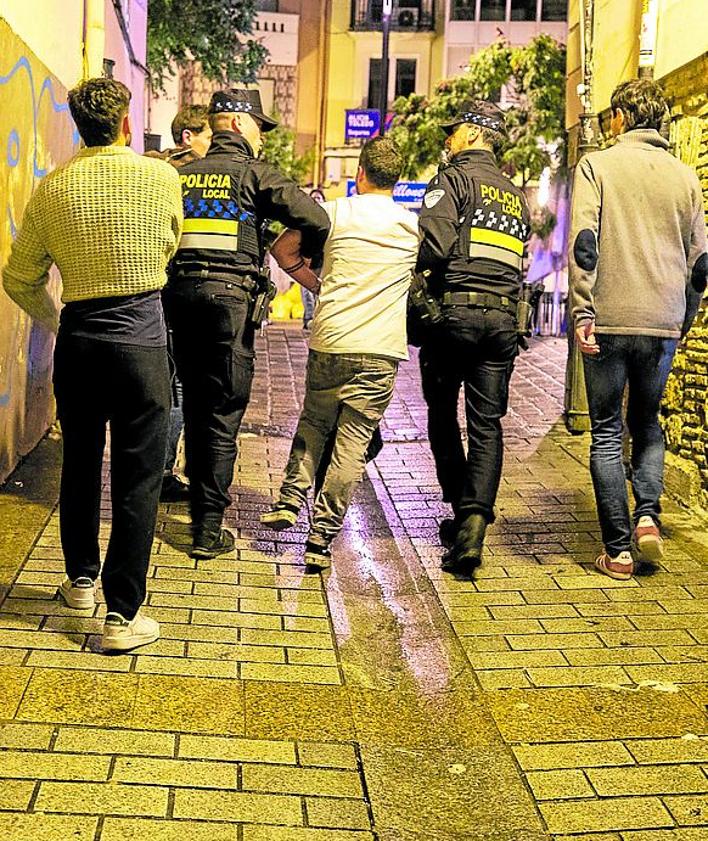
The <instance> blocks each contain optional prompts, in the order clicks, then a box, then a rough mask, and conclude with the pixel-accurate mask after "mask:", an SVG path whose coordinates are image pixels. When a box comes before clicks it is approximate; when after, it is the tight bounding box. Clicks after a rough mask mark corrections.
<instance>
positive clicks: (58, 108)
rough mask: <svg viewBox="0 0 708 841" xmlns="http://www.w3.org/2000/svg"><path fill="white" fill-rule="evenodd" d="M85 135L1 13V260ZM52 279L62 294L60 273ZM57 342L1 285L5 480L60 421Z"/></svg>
mask: <svg viewBox="0 0 708 841" xmlns="http://www.w3.org/2000/svg"><path fill="white" fill-rule="evenodd" d="M78 140H79V138H78V134H77V132H76V128H75V126H74V123H73V121H72V119H71V116H70V114H69V109H68V105H67V104H66V89H65V88H64V87H63V86H62V85H61V84H60V83H59V82H58V80H57V79H56V78H55V77H53V76H52V75H51V74H50V73H49V71H48V70H47V68H46V67H45V66H44V65H43V64H42V62H41V61H40V60H39V59H38V58H37V57H36V56H35V55H34V54H33V53H32V52H31V51H30V50H29V48H28V47H27V45H26V44H25V43H24V42H23V41H21V40H20V39H19V38H18V37H17V36H16V35H15V33H14V32H13V31H12V30H11V29H10V27H9V26H8V24H7V23H6V22H5V21H4V20H2V19H0V213H1V214H2V218H0V266H4V265H5V263H6V261H7V257H8V254H9V252H10V246H11V244H12V239H13V238H14V236H15V234H16V233H17V228H18V227H19V225H20V223H21V220H22V214H23V211H24V208H25V205H26V204H27V201H28V200H29V197H30V196H31V194H32V191H33V189H34V188H35V186H36V185H37V182H38V180H39V179H41V178H42V177H43V176H44V175H46V174H47V172H49V171H50V170H52V169H53V168H54V167H55V166H56V165H57V164H59V163H61V162H62V161H64V160H66V159H67V158H69V157H71V155H73V154H74V152H75V151H76V149H77V148H78ZM51 283H52V289H53V291H54V293H55V294H58V282H57V279H56V277H54V278H53V280H52V281H51ZM53 347H54V342H53V338H52V336H50V335H49V334H48V333H47V332H46V331H45V330H43V329H42V328H40V327H37V326H34V325H33V324H32V321H31V320H30V319H29V318H28V317H27V316H26V315H25V314H24V313H23V312H22V311H21V310H20V309H19V308H18V307H17V306H16V305H15V304H14V303H13V302H12V301H11V300H10V299H9V298H8V297H7V295H5V293H4V291H2V288H1V287H0V482H1V481H3V480H4V479H5V478H6V477H7V475H8V474H9V472H10V471H11V470H12V469H13V467H14V466H15V464H16V463H17V461H18V459H19V458H20V457H21V456H22V455H24V454H26V453H27V452H29V450H31V449H32V447H33V446H34V445H35V444H36V443H37V441H38V440H39V439H40V438H41V437H42V435H43V434H44V433H45V431H46V429H47V427H48V426H49V424H50V423H51V422H52V420H53V417H54V405H53V400H52V389H51V367H52V352H53Z"/></svg>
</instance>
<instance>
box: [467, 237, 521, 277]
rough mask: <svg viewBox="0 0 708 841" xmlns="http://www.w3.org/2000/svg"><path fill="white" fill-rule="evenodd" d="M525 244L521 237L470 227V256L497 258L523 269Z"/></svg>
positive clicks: (517, 268) (500, 261)
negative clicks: (522, 260)
mask: <svg viewBox="0 0 708 841" xmlns="http://www.w3.org/2000/svg"><path fill="white" fill-rule="evenodd" d="M523 253H524V244H523V242H522V241H521V240H520V239H517V238H516V237H513V236H511V234H505V233H502V232H501V231H493V230H490V229H488V228H471V229H470V257H481V258H483V259H485V260H497V261H498V262H499V263H505V264H506V265H507V266H511V267H512V268H514V269H516V270H517V271H521V255H522V254H523Z"/></svg>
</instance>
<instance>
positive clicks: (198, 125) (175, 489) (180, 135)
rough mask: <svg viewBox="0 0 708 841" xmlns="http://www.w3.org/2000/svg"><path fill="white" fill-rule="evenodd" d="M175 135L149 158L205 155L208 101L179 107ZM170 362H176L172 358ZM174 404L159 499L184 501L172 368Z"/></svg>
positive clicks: (174, 160)
mask: <svg viewBox="0 0 708 841" xmlns="http://www.w3.org/2000/svg"><path fill="white" fill-rule="evenodd" d="M171 129H172V139H173V140H174V142H175V146H174V148H172V149H164V150H163V151H162V152H154V151H151V152H146V153H145V156H146V157H148V158H159V159H160V160H163V161H167V163H168V164H171V165H172V166H173V167H174V168H175V169H181V168H182V167H183V166H185V164H191V163H193V162H194V161H198V160H199V159H200V158H203V157H204V155H206V153H207V150H208V149H209V144H210V143H211V126H210V125H209V114H208V112H207V107H206V105H185V106H183V107H182V108H180V109H179V111H178V112H177V113H176V114H175V117H174V119H173V120H172V126H171ZM167 328H168V332H167V340H168V342H167V344H168V352H169V353H170V357H171V356H172V354H173V351H172V334H171V330H170V329H169V324H168V325H167ZM170 361H171V366H172V365H173V363H172V360H170ZM171 373H172V408H171V409H170V423H169V428H168V434H167V451H166V453H165V471H164V473H163V476H162V490H161V491H160V502H185V501H186V500H188V499H189V486H188V485H187V484H186V483H185V482H183V481H182V479H181V478H180V477H179V476H178V475H177V473H175V472H174V468H175V462H176V461H177V449H178V446H179V440H180V437H181V435H182V430H183V429H184V414H183V412H182V383H181V382H180V381H179V379H178V378H177V376H176V375H175V372H174V371H172V372H171Z"/></svg>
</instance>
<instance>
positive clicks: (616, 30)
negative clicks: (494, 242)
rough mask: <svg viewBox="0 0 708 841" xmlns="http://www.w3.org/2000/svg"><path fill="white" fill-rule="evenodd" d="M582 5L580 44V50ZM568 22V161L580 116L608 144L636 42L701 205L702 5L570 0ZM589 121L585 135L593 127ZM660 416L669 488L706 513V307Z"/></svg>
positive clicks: (707, 54)
mask: <svg viewBox="0 0 708 841" xmlns="http://www.w3.org/2000/svg"><path fill="white" fill-rule="evenodd" d="M583 4H584V7H585V12H586V18H585V20H586V25H585V33H586V38H585V42H584V43H582V44H581V36H582V32H583V26H582V24H581V14H582V12H583ZM588 12H591V13H592V17H588ZM643 13H644V17H643ZM568 23H569V33H568V89H567V111H566V125H567V128H568V134H569V141H570V142H569V149H570V153H571V160H570V163H571V164H573V163H574V162H576V161H577V158H578V146H579V141H580V140H582V137H581V114H582V113H583V112H584V111H587V112H588V113H589V114H590V115H592V114H596V115H598V116H599V120H598V123H597V124H595V128H594V131H599V133H600V134H599V137H598V138H597V139H598V140H599V141H600V142H606V141H607V139H608V138H607V137H606V135H605V136H603V135H602V128H603V127H605V126H606V125H607V122H608V118H609V108H610V95H611V93H612V91H613V90H614V88H615V87H616V86H617V85H618V84H619V83H620V82H623V81H625V80H627V79H632V78H636V77H637V75H638V73H639V71H640V46H641V50H642V59H641V61H642V64H643V65H644V67H643V70H642V72H643V73H645V74H647V75H652V76H653V77H654V78H655V79H656V80H657V81H659V82H660V83H661V84H662V85H663V87H664V90H665V91H666V93H667V95H668V97H669V101H670V104H671V122H670V126H669V135H670V140H671V141H672V145H673V151H674V153H675V154H676V155H677V156H678V157H679V158H680V159H681V160H683V161H684V162H685V163H687V164H689V165H690V166H693V167H695V169H696V171H697V172H698V175H699V178H700V179H701V182H702V184H703V194H704V200H705V206H706V208H708V29H707V28H706V25H705V3H704V2H703V0H644V2H643V3H627V2H625V0H571V3H570V7H569V19H568ZM584 62H585V63H584ZM588 70H589V73H588V72H587V71H588ZM584 71H585V72H584ZM588 80H589V81H590V85H589V89H586V90H583V89H582V88H581V89H580V93H579V90H578V86H579V85H584V84H585V85H586V83H587V81H588ZM586 88H587V85H586ZM580 94H582V98H584V99H585V102H584V103H583V101H582V98H581V95H580ZM588 122H589V123H590V125H591V129H592V121H588ZM663 416H664V418H663V420H664V429H665V432H666V437H667V442H668V446H669V450H670V453H669V455H668V460H667V471H666V481H667V487H668V488H669V490H671V491H673V493H674V494H675V495H676V496H677V497H678V498H680V499H681V500H682V501H684V502H685V503H687V504H692V505H695V504H699V505H702V506H704V507H706V508H708V315H707V313H706V306H705V304H704V307H703V310H702V312H701V313H700V314H699V316H698V318H697V319H696V323H695V324H694V327H693V329H692V330H691V332H690V334H689V336H688V337H687V340H686V341H685V342H683V343H682V345H681V346H680V348H679V350H678V352H677V354H676V357H675V361H674V370H673V372H672V375H671V377H670V379H669V384H668V387H667V393H666V399H665V405H664V410H663Z"/></svg>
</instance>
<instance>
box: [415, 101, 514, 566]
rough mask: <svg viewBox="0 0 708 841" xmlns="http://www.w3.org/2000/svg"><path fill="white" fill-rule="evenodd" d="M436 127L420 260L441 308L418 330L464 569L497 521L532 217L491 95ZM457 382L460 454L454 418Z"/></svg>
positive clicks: (451, 527)
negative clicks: (506, 168) (461, 409)
mask: <svg viewBox="0 0 708 841" xmlns="http://www.w3.org/2000/svg"><path fill="white" fill-rule="evenodd" d="M442 129H443V130H444V131H445V133H446V134H447V140H446V147H447V150H448V153H449V159H448V162H447V163H446V164H445V165H443V166H441V168H440V170H439V172H438V174H437V175H436V176H435V178H433V180H432V181H431V182H430V184H429V185H428V188H427V191H426V193H425V196H424V199H423V207H422V209H421V213H420V230H421V237H422V240H421V246H420V253H419V256H418V263H417V266H416V269H417V270H418V271H419V272H424V271H428V272H429V273H430V275H429V281H428V282H429V290H430V292H431V293H432V294H433V295H435V296H436V297H437V298H438V300H439V301H440V303H441V306H442V315H443V319H442V322H441V323H440V324H439V325H437V326H436V327H435V328H434V329H433V330H431V332H430V334H429V335H428V336H427V337H426V338H425V339H424V341H423V343H422V347H421V351H420V365H421V377H422V384H423V394H424V397H425V400H426V402H427V404H428V435H429V439H430V446H431V449H432V451H433V457H434V458H435V466H436V471H437V475H438V481H439V482H440V485H441V488H442V492H443V499H444V500H445V501H446V502H449V503H451V505H452V508H453V511H454V514H455V519H454V521H453V520H444V521H443V522H442V523H441V533H440V536H441V540H442V542H443V543H444V544H446V545H447V546H448V547H449V550H448V552H447V553H446V554H445V555H444V557H443V562H442V568H443V569H444V570H446V571H449V572H456V573H461V574H464V575H469V574H471V573H472V571H473V570H474V568H475V567H477V566H478V565H479V564H480V563H481V558H482V545H483V541H484V535H485V530H486V528H487V524H488V523H491V522H492V521H493V520H494V503H495V500H496V496H497V491H498V488H499V481H500V478H501V467H502V457H503V441H502V430H501V418H502V417H503V416H504V415H505V414H506V410H507V398H508V391H509V380H510V377H511V372H512V369H513V366H514V360H515V358H516V355H517V347H518V346H517V335H518V334H517V322H516V305H517V301H518V296H519V290H520V285H521V277H522V258H523V252H524V244H525V242H526V240H527V238H528V236H529V224H530V216H529V209H528V205H527V202H526V198H525V196H524V194H523V192H522V191H521V190H520V189H519V188H518V187H517V186H516V185H515V184H513V183H512V182H511V181H510V180H509V179H508V178H507V177H506V176H504V174H503V173H502V172H501V170H500V169H499V165H498V163H497V160H496V156H495V149H498V148H500V146H501V144H502V143H503V141H504V138H505V135H506V127H505V122H504V114H503V112H502V111H501V110H500V109H499V108H498V107H497V106H496V105H494V104H492V103H490V102H483V101H468V102H464V103H462V105H461V106H460V108H459V110H458V112H457V113H456V115H455V116H454V118H453V119H452V120H451V121H450V122H448V123H445V124H443V125H442ZM461 386H464V391H465V411H466V416H467V442H468V448H467V456H465V452H464V449H463V446H462V440H461V434H460V428H459V424H458V421H457V402H458V397H459V393H460V387H461Z"/></svg>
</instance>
